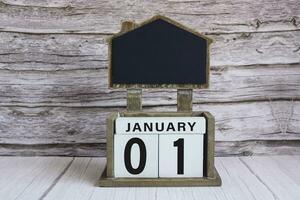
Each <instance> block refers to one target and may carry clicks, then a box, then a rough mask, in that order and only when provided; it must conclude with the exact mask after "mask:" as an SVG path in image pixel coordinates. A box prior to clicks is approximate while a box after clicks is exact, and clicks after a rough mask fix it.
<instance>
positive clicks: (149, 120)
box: [115, 117, 206, 134]
mask: <svg viewBox="0 0 300 200" xmlns="http://www.w3.org/2000/svg"><path fill="white" fill-rule="evenodd" d="M205 132H206V120H205V118H204V117H119V118H117V119H116V131H115V133H116V134H143V133H146V134H150V133H153V134H167V133H168V134H181V133H194V134H203V133H205Z"/></svg>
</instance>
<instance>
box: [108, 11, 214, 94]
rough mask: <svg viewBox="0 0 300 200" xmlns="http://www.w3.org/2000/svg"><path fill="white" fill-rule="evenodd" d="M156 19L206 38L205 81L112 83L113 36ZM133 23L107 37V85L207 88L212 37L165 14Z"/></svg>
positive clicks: (114, 86) (117, 86)
mask: <svg viewBox="0 0 300 200" xmlns="http://www.w3.org/2000/svg"><path fill="white" fill-rule="evenodd" d="M157 19H162V20H165V21H167V22H169V23H170V24H173V25H175V26H177V27H178V28H180V29H183V30H185V31H188V32H190V33H192V34H194V35H196V36H198V37H201V38H203V39H205V40H206V43H207V52H206V53H207V56H206V82H205V83H204V84H114V83H112V40H113V39H114V38H117V37H119V36H122V35H123V34H126V33H128V32H130V31H133V30H135V29H137V28H140V27H142V26H144V25H146V24H148V23H150V22H153V21H155V20H157ZM131 23H132V24H133V26H132V27H130V28H128V27H127V28H126V27H125V28H124V27H122V30H121V31H120V32H119V33H117V34H114V35H113V36H112V37H111V38H109V39H108V58H109V66H108V73H109V76H108V85H109V87H110V88H171V89H197V88H208V87H209V74H210V72H209V71H210V44H211V43H212V41H213V40H212V39H211V38H209V37H207V36H205V35H203V34H201V33H199V32H197V31H195V30H193V29H190V28H188V27H186V26H184V25H182V24H180V23H178V22H176V21H174V20H172V19H170V18H168V17H166V16H162V15H156V16H154V17H152V18H150V19H148V20H146V21H144V22H142V23H140V24H135V23H134V22H131Z"/></svg>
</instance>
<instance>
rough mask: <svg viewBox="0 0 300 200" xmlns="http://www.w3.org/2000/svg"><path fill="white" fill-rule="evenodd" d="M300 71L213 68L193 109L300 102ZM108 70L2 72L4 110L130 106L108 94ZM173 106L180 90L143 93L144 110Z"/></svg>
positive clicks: (122, 96) (117, 94) (121, 96)
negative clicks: (224, 104) (211, 105)
mask: <svg viewBox="0 0 300 200" xmlns="http://www.w3.org/2000/svg"><path fill="white" fill-rule="evenodd" d="M299 77H300V65H299V64H297V65H273V66H259V65H255V66H243V67H230V66H228V67H223V68H220V69H215V68H212V71H211V84H210V88H209V89H202V90H194V93H193V102H194V103H222V102H241V101H269V100H270V99H271V100H292V99H293V100H295V101H297V100H299V98H300V78H299ZM107 87H108V86H107V70H106V69H99V70H92V69H91V70H70V71H69V70H63V71H59V70H58V71H51V72H41V71H31V70H30V71H19V70H0V91H1V92H0V105H2V106H12V105H15V106H32V107H33V106H71V107H72V106H73V107H74V106H76V107H78V106H82V107H90V106H98V107H115V106H125V105H126V91H125V90H121V89H117V90H110V89H108V88H107ZM170 104H171V105H174V104H176V90H166V89H164V90H162V89H161V90H144V91H143V105H144V106H149V105H170Z"/></svg>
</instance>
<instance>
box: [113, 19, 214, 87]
mask: <svg viewBox="0 0 300 200" xmlns="http://www.w3.org/2000/svg"><path fill="white" fill-rule="evenodd" d="M208 44H209V41H208V40H207V39H206V38H204V37H201V36H200V35H197V34H195V33H193V32H190V31H188V30H186V29H184V28H181V27H179V26H178V25H175V24H172V22H170V21H168V20H166V19H163V18H157V19H155V20H153V21H151V22H149V23H146V24H144V25H142V26H140V27H138V28H136V29H134V30H132V31H129V32H126V33H124V34H121V35H119V36H116V37H113V38H112V40H111V58H110V65H111V66H110V73H111V74H110V76H111V77H110V86H112V87H114V85H116V84H117V85H123V86H126V85H127V86H130V85H139V86H140V87H168V86H170V85H172V86H178V88H180V87H184V85H193V87H196V88H197V87H205V86H206V85H207V84H208Z"/></svg>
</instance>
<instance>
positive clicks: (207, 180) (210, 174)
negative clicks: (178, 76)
mask: <svg viewBox="0 0 300 200" xmlns="http://www.w3.org/2000/svg"><path fill="white" fill-rule="evenodd" d="M192 91H193V90H192V89H179V90H178V92H177V100H178V102H177V110H178V112H143V111H142V104H141V94H142V90H140V89H135V90H131V89H130V90H128V91H127V110H128V111H127V112H121V113H112V114H111V116H110V117H109V118H108V120H107V166H106V169H105V170H104V171H103V173H102V176H101V178H100V181H99V185H100V186H102V187H129V186H131V187H160V186H166V187H172V186H220V185H221V178H220V176H219V174H218V172H217V170H216V169H215V166H214V152H215V151H214V148H215V120H214V117H213V116H212V115H211V114H210V113H209V112H192ZM119 116H120V117H183V116H184V117H191V116H203V117H205V118H206V121H207V131H206V134H205V137H204V163H203V164H204V177H202V178H115V177H114V161H113V160H114V152H113V149H114V147H113V145H114V141H113V140H114V131H115V125H114V122H115V119H116V118H117V117H119Z"/></svg>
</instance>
